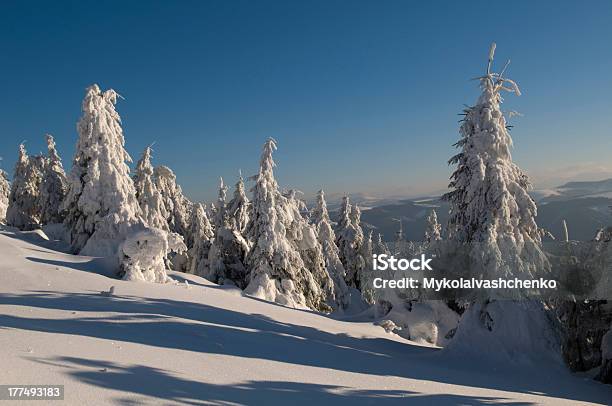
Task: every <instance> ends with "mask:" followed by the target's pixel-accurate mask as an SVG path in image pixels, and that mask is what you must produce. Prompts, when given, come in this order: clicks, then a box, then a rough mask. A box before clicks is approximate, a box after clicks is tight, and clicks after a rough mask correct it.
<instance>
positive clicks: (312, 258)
mask: <svg viewBox="0 0 612 406" xmlns="http://www.w3.org/2000/svg"><path fill="white" fill-rule="evenodd" d="M297 193H298V191H296V190H295V189H291V190H288V191H287V192H286V193H285V194H284V195H283V196H284V198H285V203H286V204H285V205H284V208H285V219H286V220H287V222H286V223H285V226H286V230H287V238H288V239H289V241H290V242H291V243H292V244H293V246H294V247H295V249H296V250H297V251H298V252H299V253H300V256H301V257H302V261H304V266H305V267H306V269H308V270H309V271H310V273H311V274H312V276H313V278H314V280H315V282H316V283H317V285H318V286H319V287H320V288H321V293H322V295H323V296H324V297H325V300H326V303H327V304H328V305H330V306H331V307H333V308H335V307H337V305H338V303H337V302H336V298H335V295H334V283H333V280H332V278H331V277H330V275H329V273H328V272H327V268H326V266H325V257H324V255H323V249H322V247H321V244H320V243H319V241H318V239H317V232H316V229H315V227H314V226H313V225H311V224H309V222H308V216H309V213H308V208H307V207H306V203H305V202H304V201H303V200H301V199H298V198H297ZM321 310H324V309H323V308H321ZM325 310H327V309H325Z"/></svg>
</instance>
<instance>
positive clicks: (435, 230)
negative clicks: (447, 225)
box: [425, 209, 442, 243]
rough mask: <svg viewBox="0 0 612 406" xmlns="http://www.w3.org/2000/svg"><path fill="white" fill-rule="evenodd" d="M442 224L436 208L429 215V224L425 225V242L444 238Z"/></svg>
mask: <svg viewBox="0 0 612 406" xmlns="http://www.w3.org/2000/svg"><path fill="white" fill-rule="evenodd" d="M441 234H442V226H441V225H440V223H438V214H437V213H436V210H435V209H431V212H430V213H429V215H428V216H427V226H426V227H425V242H426V243H431V242H433V241H439V240H441V239H442V236H441Z"/></svg>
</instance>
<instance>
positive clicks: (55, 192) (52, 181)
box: [38, 134, 68, 224]
mask: <svg viewBox="0 0 612 406" xmlns="http://www.w3.org/2000/svg"><path fill="white" fill-rule="evenodd" d="M45 139H46V141H47V150H48V153H49V155H48V157H47V165H46V166H45V171H44V174H43V179H42V184H41V186H40V194H39V203H38V205H39V207H40V209H41V218H40V220H41V223H42V224H54V223H62V222H63V221H64V213H63V210H62V202H63V201H64V198H65V196H66V193H67V190H68V181H67V179H66V173H65V172H64V167H63V166H62V160H61V158H60V156H59V154H58V153H57V149H56V148H55V140H54V139H53V136H52V135H50V134H47V135H46V136H45Z"/></svg>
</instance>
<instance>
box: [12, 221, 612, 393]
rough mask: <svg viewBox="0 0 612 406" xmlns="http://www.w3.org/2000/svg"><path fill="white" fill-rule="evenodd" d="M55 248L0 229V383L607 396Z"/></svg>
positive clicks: (107, 389)
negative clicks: (114, 270)
mask: <svg viewBox="0 0 612 406" xmlns="http://www.w3.org/2000/svg"><path fill="white" fill-rule="evenodd" d="M58 246H59V243H58V242H57V241H52V240H47V239H45V236H44V234H43V233H40V232H37V233H34V232H32V233H19V232H13V231H8V230H5V231H2V232H0V258H2V261H0V359H1V360H2V363H1V365H2V367H1V368H0V382H2V383H7V384H63V385H65V393H66V401H65V402H64V403H63V404H71V405H72V404H78V405H94V404H263V405H271V404H292V405H299V404H309V405H311V404H347V405H361V404H372V405H386V404H417V405H433V404H435V405H454V404H469V405H489V404H513V405H516V404H550V405H575V404H609V403H610V402H611V401H612V386H609V385H603V384H601V383H598V382H596V381H593V380H591V379H590V378H589V377H578V376H575V375H572V374H570V373H569V372H567V371H566V370H564V369H562V368H559V367H558V366H551V365H548V364H546V363H544V362H542V363H540V364H537V365H530V366H529V367H525V365H521V366H518V365H512V364H511V363H497V364H494V363H487V362H484V361H482V362H481V361H480V360H477V359H471V358H462V357H461V356H460V354H457V353H455V354H454V356H453V357H446V356H445V355H444V353H443V352H441V351H440V350H439V349H438V348H434V347H429V346H423V345H418V344H416V343H413V342H410V341H407V340H404V339H403V338H401V337H399V336H397V335H395V334H393V333H387V332H385V329H384V328H383V327H381V326H377V325H375V324H374V323H373V322H372V321H367V322H366V321H361V322H355V321H353V322H347V321H341V320H336V319H334V318H332V317H328V316H325V315H321V314H317V313H314V312H310V311H302V310H296V309H290V308H286V307H283V306H279V305H277V304H272V303H266V302H263V301H261V300H257V299H254V298H249V297H244V296H243V295H242V294H241V293H240V291H238V290H237V289H235V288H230V287H221V286H218V285H215V284H212V283H210V282H208V281H206V280H204V279H202V278H200V277H197V276H194V275H187V274H180V273H173V272H170V273H169V276H170V277H171V278H173V279H174V280H175V281H176V282H177V283H169V284H147V283H138V282H128V281H122V280H116V279H111V278H109V277H108V276H105V275H108V274H109V269H108V268H106V267H105V264H104V262H103V261H102V260H101V259H99V258H91V257H83V256H74V255H69V254H64V253H62V252H59V251H54V250H53V249H52V248H50V247H58ZM185 281H188V283H185ZM112 287H114V289H111V288H112ZM111 290H112V291H113V293H112V294H102V292H105V293H108V292H110V291H111ZM356 319H359V318H358V317H353V318H352V320H356ZM362 320H365V319H363V318H362ZM378 322H380V320H379V321H378ZM383 324H385V323H383ZM387 324H388V323H387ZM20 404H21V403H20ZM23 404H26V403H23ZM58 404H59V403H58Z"/></svg>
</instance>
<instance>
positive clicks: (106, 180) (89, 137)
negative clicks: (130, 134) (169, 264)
mask: <svg viewBox="0 0 612 406" xmlns="http://www.w3.org/2000/svg"><path fill="white" fill-rule="evenodd" d="M117 96H118V95H117V93H116V92H115V91H114V90H112V89H111V90H107V91H104V92H103V91H101V90H100V88H99V87H98V85H92V86H90V87H89V88H87V92H86V94H85V99H84V100H83V104H82V109H83V114H82V116H81V119H80V120H79V122H78V124H77V131H78V133H79V139H78V142H77V146H76V153H75V156H74V160H73V164H72V170H71V172H70V175H69V178H68V185H69V186H68V194H67V196H66V199H65V201H64V208H65V209H66V210H67V214H66V219H65V224H66V226H67V227H66V228H67V229H68V230H69V232H70V234H71V244H72V249H73V251H74V252H76V253H81V254H83V255H92V256H114V255H116V253H117V249H118V245H119V244H120V243H121V241H123V239H124V238H125V236H126V235H127V234H128V232H129V230H130V229H131V228H132V227H133V226H136V225H142V218H141V213H142V212H141V210H140V206H139V205H138V201H137V200H136V190H135V188H134V183H133V182H132V179H131V178H130V168H129V167H128V165H127V164H128V163H129V162H132V160H131V158H130V156H129V154H128V153H127V151H126V150H125V148H124V145H125V140H124V138H123V130H122V128H121V118H120V117H119V114H118V113H117V112H116V111H115V103H116V102H117Z"/></svg>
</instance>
